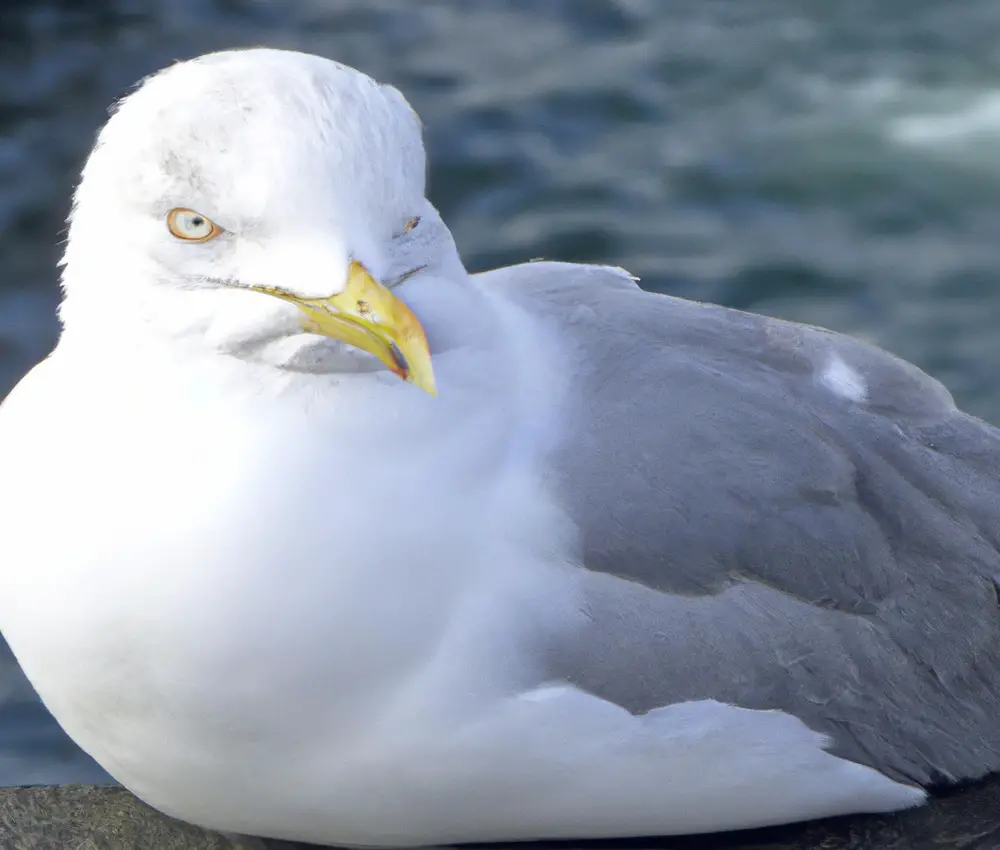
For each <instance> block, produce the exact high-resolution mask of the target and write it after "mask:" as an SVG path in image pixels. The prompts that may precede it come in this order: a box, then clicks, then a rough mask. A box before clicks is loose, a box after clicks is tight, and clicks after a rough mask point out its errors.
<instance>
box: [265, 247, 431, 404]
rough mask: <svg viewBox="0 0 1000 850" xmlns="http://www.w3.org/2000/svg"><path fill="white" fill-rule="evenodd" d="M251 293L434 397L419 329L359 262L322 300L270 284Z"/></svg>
mask: <svg viewBox="0 0 1000 850" xmlns="http://www.w3.org/2000/svg"><path fill="white" fill-rule="evenodd" d="M250 289H253V290H255V291H256V292H263V293H265V294H267V295H273V296H275V297H276V298H281V299H282V300H283V301H288V302H290V303H292V304H294V305H295V306H296V307H298V308H299V309H300V310H301V311H302V312H303V313H305V315H306V318H305V321H304V323H303V327H304V329H305V330H307V331H309V332H311V333H315V334H320V335H321V336H327V337H330V338H332V339H339V340H341V341H343V342H346V343H347V344H348V345H353V346H355V347H356V348H360V349H361V350H362V351H367V352H368V353H369V354H374V355H375V356H376V357H377V358H378V359H379V360H381V361H382V362H383V363H385V365H386V366H388V367H389V368H390V369H391V370H392V371H393V372H395V373H396V374H397V375H399V377H401V378H402V379H403V380H404V381H409V382H410V383H411V384H415V385H416V386H418V387H420V389H422V390H424V391H425V392H427V393H430V394H431V395H437V387H436V386H435V384H434V371H433V369H432V368H431V353H430V349H429V348H428V346H427V336H426V334H425V333H424V329H423V327H421V325H420V322H419V321H418V320H417V317H416V316H414V315H413V313H412V312H411V311H410V308H409V307H407V306H406V305H405V304H404V303H403V302H402V301H400V300H399V299H398V298H397V297H396V296H395V295H393V294H392V293H391V292H390V291H389V290H388V289H387V288H386V287H384V286H383V285H382V284H381V283H379V282H378V281H376V280H375V279H374V278H373V277H372V276H371V275H370V274H368V270H367V269H366V268H365V267H364V266H363V265H361V263H357V262H354V263H351V267H350V269H349V271H348V274H347V286H346V287H344V291H343V292H340V293H338V294H337V295H330V296H327V297H325V298H302V297H300V296H298V295H294V294H292V293H291V292H287V291H286V290H284V289H276V288H274V287H270V286H253V285H251V286H250Z"/></svg>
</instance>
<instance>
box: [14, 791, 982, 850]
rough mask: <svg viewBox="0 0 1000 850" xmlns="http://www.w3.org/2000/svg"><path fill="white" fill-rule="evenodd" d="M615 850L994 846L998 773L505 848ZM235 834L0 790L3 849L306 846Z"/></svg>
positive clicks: (75, 800)
mask: <svg viewBox="0 0 1000 850" xmlns="http://www.w3.org/2000/svg"><path fill="white" fill-rule="evenodd" d="M581 844H582V845H583V846H584V847H587V848H592V850H597V848H610V847H615V846H617V847H621V848H623V850H643V848H658V850H819V848H822V850H931V848H941V850H943V848H962V850H1000V777H995V778H993V779H991V780H989V781H987V782H984V783H981V784H978V785H976V786H973V787H970V788H967V789H965V790H963V791H959V792H954V793H951V794H949V795H947V796H945V797H941V798H938V799H935V800H934V801H932V802H931V803H930V804H929V805H927V806H923V807H921V808H919V809H912V810H910V811H907V812H901V813H899V814H896V815H886V816H863V817H851V818H835V819H831V820H828V821H818V822H815V823H811V824H799V825H793V826H784V827H775V828H771V829H762V830H755V831H753V832H742V833H730V834H728V835H715V836H691V837H685V838H666V839H656V840H642V839H632V840H629V841H627V842H612V841H602V842H566V843H564V844H558V843H552V842H545V843H544V844H535V845H523V844H522V845H507V846H508V847H509V848H512V850H516V848H525V847H526V846H527V847H534V848H540V847H542V846H544V847H548V848H572V847H574V846H580V845H581ZM309 847H310V845H305V844H293V843H289V842H286V841H274V840H261V839H247V840H241V839H238V838H232V837H227V836H223V835H220V834H219V833H216V832H210V831H208V830H204V829H199V828H197V827H193V826H189V825H187V824H183V823H180V822H178V821H175V820H172V819H171V818H168V817H166V816H165V815H161V814H160V813H159V812H156V811H154V810H153V809H151V808H149V806H147V805H145V804H144V803H142V802H140V801H139V800H137V799H136V798H135V797H133V796H132V795H131V794H129V793H128V791H126V790H124V789H123V788H119V787H115V786H102V785H64V786H33V787H23V788H0V848H2V850H297V849H298V850H308V848H309Z"/></svg>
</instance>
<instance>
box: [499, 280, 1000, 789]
mask: <svg viewBox="0 0 1000 850" xmlns="http://www.w3.org/2000/svg"><path fill="white" fill-rule="evenodd" d="M479 280H481V281H482V282H484V283H485V284H486V285H488V286H491V287H497V288H502V289H503V290H504V291H505V292H506V293H508V295H509V296H510V297H511V298H512V299H513V300H514V301H516V302H518V303H520V304H521V305H522V306H524V307H525V308H527V309H528V310H530V311H531V312H533V313H535V314H539V315H542V316H544V317H545V318H546V320H548V321H552V322H555V323H557V325H558V326H559V328H560V330H561V332H562V333H564V334H565V335H567V336H568V338H569V339H571V340H572V341H573V343H574V344H575V345H576V346H577V352H576V355H577V363H578V364H579V372H578V374H576V375H575V376H574V379H575V381H576V383H575V387H576V390H575V392H574V394H573V400H572V403H571V409H570V410H569V422H570V423H571V429H570V431H569V433H568V434H567V436H566V439H565V442H564V443H563V444H562V445H561V446H560V447H559V449H558V451H557V452H556V454H555V456H554V457H553V459H552V478H553V482H554V483H555V484H556V486H557V487H558V488H559V491H560V493H561V495H562V497H563V499H564V502H565V504H566V507H567V511H568V512H569V514H570V515H571V517H572V518H573V519H574V520H575V521H576V523H577V526H578V528H579V534H580V540H579V547H580V548H579V557H580V559H581V563H582V564H583V565H584V566H586V568H587V569H588V570H589V571H590V572H589V578H588V587H589V590H588V597H589V606H590V611H589V613H590V615H591V616H590V619H589V622H590V623H591V625H590V626H588V629H587V633H586V634H580V635H577V636H576V639H575V640H574V641H573V643H572V644H571V645H569V644H567V645H563V646H550V647H548V649H547V654H546V663H547V665H548V668H547V672H548V674H549V675H551V676H553V677H555V678H560V679H565V680H568V681H572V682H574V683H576V684H577V685H579V686H580V687H583V688H585V689H587V690H589V691H591V692H594V693H597V694H599V695H601V696H604V697H606V698H608V699H611V700H614V701H616V702H617V703H619V704H621V705H624V706H626V707H627V708H629V709H630V710H631V711H634V712H643V711H647V710H649V709H651V708H654V707H656V706H658V705H664V704H668V703H672V702H677V701H679V700H689V699H705V698H712V699H718V700H722V701H725V702H729V703H733V704H736V705H740V706H744V707H748V708H758V709H768V708H777V709H782V710H785V711H789V712H791V713H794V714H796V715H797V716H799V717H801V718H802V719H803V720H805V721H806V722H807V723H808V724H809V725H810V726H812V727H813V728H815V729H817V730H819V731H822V732H824V733H827V734H828V735H830V736H831V738H832V740H833V742H834V745H833V747H832V749H833V750H834V751H836V752H838V753H839V754H842V755H844V756H846V757H848V758H851V759H853V760H856V761H859V762H862V763H866V764H870V765H872V766H875V767H877V768H879V769H881V770H883V771H885V772H887V773H889V774H890V775H892V776H894V777H896V778H902V779H907V780H910V781H913V782H918V783H921V784H927V783H934V782H939V781H951V780H955V779H967V778H972V777H977V776H980V775H982V774H984V773H986V772H990V771H994V770H997V769H1000V672H998V671H1000V605H998V582H1000V553H998V552H1000V432H997V431H996V430H995V429H993V428H992V427H990V426H989V425H987V424H985V423H983V422H981V421H979V420H977V419H975V418H972V417H970V416H967V415H965V414H963V413H961V412H960V411H958V410H956V408H955V406H954V404H953V402H952V399H951V396H950V395H949V394H948V392H947V391H946V390H945V389H944V388H943V387H942V386H941V385H940V384H939V383H938V382H936V381H934V380H933V379H932V378H930V377H928V376H927V375H925V374H924V373H923V372H921V371H920V370H918V369H917V368H916V367H914V366H912V365H910V364H908V363H905V362H903V361H901V360H899V359H897V358H895V357H893V356H891V355H889V354H887V353H885V352H883V351H881V350H879V349H877V348H875V347H873V346H869V345H866V344H864V343H861V342H858V341H856V340H853V339H851V338H848V337H844V336H841V335H838V334H834V333H831V332H828V331H824V330H821V329H818V328H812V327H808V326H803V325H797V324H792V323H787V322H781V321H778V320H774V319H769V318H765V317H761V316H756V315H751V314H746V313H741V312H738V311H734V310H727V309H724V308H720V307H715V306H710V305H703V304H698V303H695V302H690V301H685V300H681V299H676V298H670V297H667V296H662V295H652V294H648V293H645V292H643V291H642V290H640V289H639V288H638V287H637V286H636V285H635V284H634V283H632V282H631V281H630V280H629V279H628V278H627V276H625V275H624V274H622V273H621V272H619V271H616V270H612V269H608V268H604V267H587V266H575V265H568V264H558V263H531V264H527V265H523V266H517V267H513V268H509V269H502V270H498V271H495V272H490V273H488V274H487V275H481V276H480V277H479ZM833 358H839V359H840V360H841V361H842V362H843V363H844V364H846V366H847V367H849V368H850V369H852V370H854V371H855V372H856V373H858V374H860V375H862V376H863V377H864V380H865V382H866V384H867V398H866V399H864V400H861V401H852V400H850V399H849V398H847V397H845V396H844V395H843V394H838V393H836V392H833V391H832V390H831V389H829V388H828V387H827V386H825V385H824V384H823V382H822V380H821V379H820V376H821V375H822V373H823V370H824V369H825V368H827V367H828V365H829V364H830V362H831V361H832V359H833ZM612 577H617V579H628V581H627V582H622V581H620V580H615V578H612Z"/></svg>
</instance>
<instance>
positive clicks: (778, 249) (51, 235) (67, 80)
mask: <svg viewBox="0 0 1000 850" xmlns="http://www.w3.org/2000/svg"><path fill="white" fill-rule="evenodd" d="M254 44H269V45H273V46H283V47H295V48H299V49H303V50H309V51H313V52H317V53H321V54H323V55H326V56H330V57H333V58H337V59H340V60H342V61H344V62H347V63H349V64H352V65H355V66H356V67H359V68H361V69H362V70H364V71H367V72H368V73H370V74H372V75H373V76H376V77H378V78H380V79H382V80H386V81H389V82H392V83H394V84H395V85H396V86H398V87H399V88H400V89H402V90H403V91H404V92H405V93H406V94H407V96H408V97H409V99H410V101H411V103H412V104H413V105H414V106H415V107H416V109H417V110H418V112H420V114H421V116H422V117H423V120H424V123H425V125H426V138H427V143H428V146H429V149H430V155H431V162H432V173H431V184H430V185H431V197H432V200H433V201H434V202H435V203H436V204H437V205H438V207H439V208H440V209H441V211H442V214H443V215H444V217H445V219H446V221H448V222H450V224H451V226H452V228H453V230H454V233H455V236H456V239H457V241H458V244H459V247H460V249H461V250H462V253H463V256H464V257H465V259H466V263H467V265H468V267H469V268H470V269H471V270H480V269H485V268H488V267H490V266H494V265H498V264H506V263H511V262H516V261H519V260H525V259H529V258H533V257H549V258H559V259H564V260H579V261H590V260H593V261H600V262H607V263H613V264H617V265H622V266H625V267H626V268H628V269H630V270H631V271H632V272H634V273H635V274H637V275H639V276H640V277H641V278H642V282H643V285H644V286H646V287H649V288H652V289H657V290H662V291H666V292H671V293H674V294H679V295H684V296H689V297H695V298H699V299H704V300H710V301H716V302H720V303H724V304H728V305H732V306H738V307H741V308H749V309H753V310H757V311H761V312H766V313H770V314H774V315H780V316H784V317H788V318H794V319H797V320H802V321H808V322H813V323H818V324H823V325H827V326H829V327H832V328H835V329H837V330H842V331H847V332H850V333H852V334H856V335H859V336H863V337H865V338H867V339H869V340H872V341H874V342H876V343H878V344H880V345H882V346H884V347H886V348H888V349H890V350H892V351H894V352H896V353H897V354H900V355H902V356H904V357H906V358H908V359H910V360H913V361H915V362H916V363H917V364H919V365H920V366H922V367H923V368H925V369H927V370H929V371H931V372H932V373H934V374H935V375H937V376H938V377H940V378H941V379H942V380H944V381H945V383H946V384H947V385H948V386H949V387H950V388H951V389H952V391H953V392H954V394H955V396H956V398H957V399H958V400H959V402H960V403H961V404H962V405H963V406H965V407H966V408H967V409H969V410H971V411H973V412H975V413H977V414H979V415H981V416H984V417H986V418H988V419H991V420H992V421H994V422H998V423H1000V374H998V370H997V365H998V364H1000V339H998V337H997V327H998V324H1000V286H998V285H997V277H998V273H1000V144H998V142H1000V11H998V8H997V6H996V0H965V1H964V2H963V3H961V4H953V3H941V2H934V0H880V2H878V3H874V2H871V0H838V2H836V3H801V2H797V1H794V0H754V2H753V3H737V2H732V0H697V2H693V0H691V1H690V2H677V0H618V2H614V1H613V0H600V2H596V0H595V2H588V0H564V2H560V0H521V2H518V0H509V2H493V1H492V0H482V2H479V0H451V2H444V0H422V2H419V3H418V2H413V0H281V1H280V2H279V0H271V2H267V0H258V2H250V0H244V1H243V2H241V0H215V2H209V0H171V1H170V2H159V0H149V2H142V0H134V2H128V0H121V2H114V0H105V1H104V2H102V0H92V2H80V3H74V2H69V0H64V2H42V0H38V2H30V1H29V0H23V1H22V2H16V1H15V0H7V2H6V3H5V4H3V5H2V6H0V269H2V274H0V394H3V393H6V391H7V390H8V389H9V388H10V386H12V384H13V383H14V382H15V381H16V380H17V378H18V377H20V375H21V374H23V372H24V371H25V370H26V369H27V368H28V367H29V366H30V365H31V364H32V363H33V362H34V361H36V360H37V359H38V358H40V357H41V356H43V355H44V354H45V352H46V351H47V350H48V349H49V348H50V346H51V345H52V343H53V341H54V339H55V334H56V325H55V320H54V307H55V304H56V300H57V285H56V281H57V277H56V260H57V258H58V255H59V244H60V240H61V238H62V222H63V219H64V217H65V214H66V211H67V207H68V196H69V192H70V189H71V187H72V184H73V180H74V176H75V174H76V172H77V171H78V169H79V166H80V164H81V161H82V159H83V157H84V156H85V154H86V152H87V150H88V147H89V145H90V144H91V142H92V140H93V137H94V134H95V131H96V129H97V128H98V126H99V125H100V123H101V121H102V120H103V118H104V117H105V108H106V107H107V106H108V104H109V103H110V102H111V101H112V100H114V99H115V98H116V97H118V96H120V95H121V94H122V93H124V92H125V91H126V90H127V89H128V87H129V86H130V85H131V84H132V83H133V82H134V81H135V80H137V79H138V78H140V77H142V76H143V75H145V74H147V73H150V72H151V71H154V70H156V69H157V68H159V67H161V66H162V65H164V64H166V63H169V62H170V61H173V60H174V59H178V58H185V57H189V56H192V55H195V54H198V53H201V52H204V51H207V50H212V49H218V48H225V47H233V46H246V45H254ZM0 533H2V530H0ZM95 775H98V774H97V769H96V768H95V767H93V766H92V765H91V764H90V763H89V762H88V761H87V760H86V759H85V758H84V757H82V756H81V755H80V754H79V753H78V752H77V751H76V750H75V749H74V748H73V747H72V745H71V744H69V743H68V742H67V741H66V739H65V738H64V737H63V736H62V735H61V733H59V732H58V730H57V729H56V727H55V726H54V724H53V723H52V722H51V721H50V720H49V719H48V717H47V715H46V714H45V713H44V711H43V710H42V709H41V707H40V706H39V705H38V704H37V703H36V702H35V701H34V700H33V697H32V696H31V692H30V689H29V688H28V687H27V685H26V683H25V682H24V680H23V678H21V677H20V675H19V673H18V671H17V669H16V667H15V665H14V664H13V662H12V661H11V660H10V658H9V655H5V656H4V659H3V667H2V670H0V785H3V784H12V783H24V782H33V781H56V780H71V779H81V778H87V777H93V776H95Z"/></svg>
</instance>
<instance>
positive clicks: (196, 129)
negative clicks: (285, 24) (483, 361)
mask: <svg viewBox="0 0 1000 850" xmlns="http://www.w3.org/2000/svg"><path fill="white" fill-rule="evenodd" d="M425 170H426V162H425V153H424V147H423V142H422V139H421V128H420V121H419V119H418V117H417V115H416V113H415V112H414V111H413V109H412V108H411V107H410V106H409V105H408V104H407V102H406V100H405V99H404V98H403V96H402V95H401V94H400V93H399V92H398V91H397V90H396V89H394V88H392V87H391V86H387V85H382V84H379V83H377V82H376V81H374V80H372V79H371V78H370V77H368V76H366V75H364V74H362V73H360V72H358V71H356V70H354V69H352V68H348V67H346V66H344V65H340V64H338V63H336V62H333V61H330V60H327V59H323V58H320V57H318V56H311V55H308V54H302V53H296V52H291V51H282V50H266V49H254V50H241V51H226V52H222V53H215V54H209V55H207V56H202V57H199V58H197V59H194V60H191V61H188V62H182V63H179V64H176V65H173V66H171V67H169V68H167V69H166V70H164V71H161V72H159V73H158V74H155V75H153V76H152V77H150V78H148V79H146V80H145V81H143V82H142V83H141V84H140V85H139V87H138V88H137V89H136V90H135V91H134V92H133V93H132V94H130V95H128V96H127V97H125V98H124V99H123V100H122V101H121V102H120V103H119V104H118V105H117V107H116V108H115V109H113V111H112V115H111V118H110V119H109V121H108V122H107V123H106V124H105V126H104V127H103V129H102V130H101V132H100V134H99V136H98V138H97V142H96V144H95V146H94V149H93V151H92V152H91V154H90V157H89V158H88V160H87V163H86V165H85V167H84V169H83V174H82V178H81V181H80V184H79V186H78V188H77V191H76V193H75V195H74V203H73V210H72V213H71V216H70V228H69V238H68V241H67V247H66V252H65V256H64V260H63V266H64V268H63V291H64V299H63V305H62V308H61V311H60V315H61V318H62V322H63V325H64V335H65V336H67V337H69V336H71V335H72V336H76V337H78V338H87V337H89V338H91V339H94V340H97V339H99V338H101V337H108V336H111V337H118V338H120V337H121V335H122V334H124V333H133V334H134V333H139V334H141V335H142V336H143V337H144V338H148V339H156V340H166V341H168V342H170V343H175V344H183V345H185V346H187V348H188V350H194V351H196V352H205V353H208V354H210V355H212V356H216V355H221V356H227V357H239V358H242V359H243V360H246V361H250V362H254V363H262V364H265V365H267V366H271V367H274V368H277V369H285V370H294V371H298V372H322V373H330V372H343V371H361V370H371V369H391V370H392V371H394V372H396V373H397V374H399V375H400V376H401V377H403V378H405V379H407V380H409V381H411V382H412V383H414V384H416V385H417V386H420V387H422V388H423V389H425V390H427V391H429V392H432V393H433V392H434V379H433V373H432V371H431V366H430V354H429V351H428V347H427V341H426V337H425V335H424V331H423V328H422V326H421V323H420V321H419V319H418V318H417V317H416V316H415V315H414V314H413V312H411V311H410V309H409V308H408V307H407V305H406V304H405V302H404V299H403V297H401V296H400V292H402V291H403V290H405V287H403V288H401V290H400V291H399V292H397V291H395V287H397V286H400V285H401V284H403V283H405V282H407V281H410V280H412V279H414V278H420V277H422V276H426V275H430V276H435V277H444V278H454V277H455V276H456V275H462V276H464V274H465V273H464V269H462V267H461V261H460V259H459V257H458V253H457V251H456V249H455V244H454V241H453V240H452V238H451V235H450V233H449V232H448V230H447V228H446V227H445V226H444V224H443V223H442V221H441V219H440V217H439V216H438V214H437V212H436V211H435V210H434V208H433V206H432V205H431V204H430V203H429V202H428V201H427V200H426V198H425V197H424V189H425Z"/></svg>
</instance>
